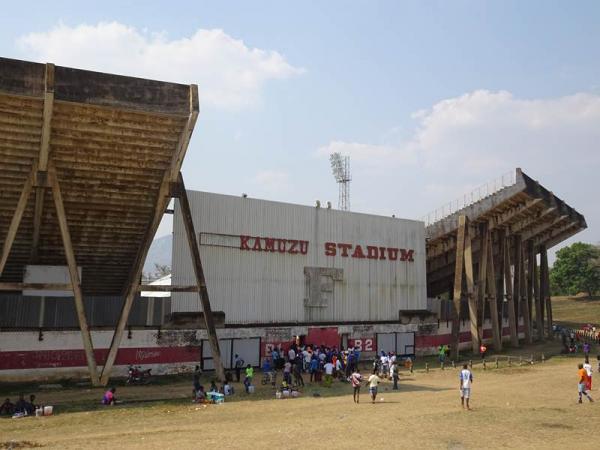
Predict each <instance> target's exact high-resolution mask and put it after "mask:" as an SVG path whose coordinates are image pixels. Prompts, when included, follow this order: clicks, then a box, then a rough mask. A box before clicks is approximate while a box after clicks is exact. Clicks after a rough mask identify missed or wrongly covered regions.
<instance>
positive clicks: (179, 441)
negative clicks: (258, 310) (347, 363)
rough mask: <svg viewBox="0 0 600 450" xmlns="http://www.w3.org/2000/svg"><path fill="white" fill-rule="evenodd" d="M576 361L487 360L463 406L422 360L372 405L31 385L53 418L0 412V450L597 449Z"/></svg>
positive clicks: (596, 412) (599, 312) (575, 306)
mask: <svg viewBox="0 0 600 450" xmlns="http://www.w3.org/2000/svg"><path fill="white" fill-rule="evenodd" d="M570 302H571V301H570V300H566V299H565V300H557V301H556V302H555V303H554V305H555V309H554V310H555V316H557V320H561V321H563V322H569V323H574V324H576V323H579V321H580V320H582V319H583V320H582V323H583V322H589V321H593V318H594V317H595V318H596V320H600V308H599V307H600V302H597V303H594V302H587V303H586V302H583V303H579V301H576V302H575V303H570ZM588 308H589V309H588ZM596 308H599V309H596ZM558 350H559V344H558V343H550V344H545V345H543V346H540V345H538V346H535V347H533V348H525V349H520V350H519V351H518V352H517V351H512V352H511V351H510V350H507V351H505V354H510V355H514V356H517V355H519V354H522V355H528V354H529V353H534V352H535V353H536V354H538V355H539V354H541V352H544V353H545V354H546V355H548V356H550V355H552V354H556V353H557V352H558ZM597 350H598V349H594V350H593V351H594V354H595V352H596V351H597ZM492 357H493V356H492ZM580 360H581V355H579V356H574V357H563V356H553V357H551V358H548V359H547V361H546V362H545V363H537V364H535V365H523V366H519V365H518V363H517V362H516V361H517V360H515V362H514V363H513V366H512V367H507V366H506V364H504V365H502V366H501V367H500V368H499V369H495V368H490V366H493V364H490V365H488V369H487V370H483V368H482V366H481V364H477V365H475V366H474V378H475V381H474V384H473V392H472V394H473V395H472V397H473V398H472V406H473V410H472V411H463V410H462V409H461V407H460V400H459V393H458V369H446V370H444V371H442V370H440V369H439V368H437V367H436V365H435V364H433V362H432V361H433V360H430V361H431V362H432V364H431V367H436V368H434V369H432V370H430V371H429V372H425V370H424V369H423V367H424V365H423V364H424V362H423V361H420V364H419V365H418V366H417V370H416V371H415V372H414V373H413V374H410V373H408V372H403V373H402V375H401V381H400V390H399V391H392V390H391V385H390V384H389V383H387V382H384V383H383V385H382V386H381V388H380V394H379V399H382V401H378V402H377V403H376V404H371V403H370V402H369V401H368V394H367V392H366V389H365V388H363V393H362V395H361V403H360V404H359V405H356V404H354V403H353V402H352V394H351V388H350V386H349V385H348V384H346V383H339V382H336V383H335V384H334V386H333V387H332V388H331V389H327V388H324V387H320V386H318V385H313V386H308V387H307V388H306V389H305V390H304V393H303V396H302V397H301V398H298V399H286V400H275V399H274V394H273V391H272V389H271V388H270V387H263V386H259V387H258V390H257V393H256V394H255V395H252V396H247V395H246V394H244V393H238V392H236V394H235V395H234V396H233V397H232V398H230V399H229V398H228V401H227V402H226V403H225V404H223V405H207V406H201V405H196V404H193V403H191V402H190V399H189V397H190V392H191V381H190V380H189V379H187V378H185V379H184V378H171V379H163V380H160V381H159V383H160V384H154V385H149V386H119V387H118V390H117V394H118V398H120V399H122V400H123V403H122V404H121V405H118V406H116V407H102V406H100V405H99V399H100V397H101V395H102V390H99V389H90V388H85V387H77V386H73V387H70V388H65V389H61V390H59V391H55V390H48V391H39V390H37V391H36V393H37V395H38V400H39V401H40V402H43V403H46V404H53V405H55V412H56V414H55V415H54V416H52V417H43V418H24V419H8V418H7V419H1V420H0V448H11V446H12V448H19V446H21V448H25V447H33V446H41V447H44V448H96V449H101V448H144V449H152V448H161V449H163V448H177V449H187V448H200V447H221V448H244V449H248V448H268V447H270V448H282V449H296V448H297V449H305V448H324V447H327V448H345V449H347V448H371V449H379V448H382V449H383V448H385V449H388V450H389V449H390V448H443V449H448V448H449V449H463V448H464V449H480V448H498V447H505V448H545V449H548V448H557V449H558V448H570V447H583V448H595V447H596V446H597V444H596V443H597V442H598V441H599V440H600V429H599V428H598V427H596V426H595V424H596V423H597V422H598V421H599V420H600V402H599V403H592V404H590V403H584V404H582V405H579V404H577V402H576V400H577V385H576V383H577V376H576V372H577V368H576V365H577V363H578V362H580ZM259 377H260V375H258V378H259ZM594 383H596V390H594V391H592V395H595V394H597V397H598V400H600V394H598V392H599V390H598V386H600V376H599V375H598V374H596V379H595V380H594ZM204 384H205V385H206V384H208V383H206V382H205V383H204ZM235 387H236V388H237V390H238V391H242V389H241V386H240V385H235ZM17 389H24V388H23V387H19V388H17V387H6V386H5V387H2V388H0V394H2V395H4V396H5V397H6V396H9V395H10V396H11V398H14V397H15V396H16V394H17V393H18V392H17V391H16V390H17ZM32 389H33V388H30V387H28V388H27V389H26V390H25V392H30V391H31V390H32ZM315 393H319V394H320V396H318V397H315V396H313V394H315Z"/></svg>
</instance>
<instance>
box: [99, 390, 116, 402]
mask: <svg viewBox="0 0 600 450" xmlns="http://www.w3.org/2000/svg"><path fill="white" fill-rule="evenodd" d="M116 390H117V389H116V388H114V387H113V388H110V389H109V390H108V391H106V392H105V393H104V397H102V404H103V405H107V406H108V405H111V406H114V405H115V403H117V398H116V397H115V392H116Z"/></svg>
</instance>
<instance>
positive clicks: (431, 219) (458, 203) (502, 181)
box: [421, 171, 517, 227]
mask: <svg viewBox="0 0 600 450" xmlns="http://www.w3.org/2000/svg"><path fill="white" fill-rule="evenodd" d="M516 182H517V172H516V171H511V172H507V173H505V174H503V175H501V176H499V177H497V178H495V179H493V180H491V181H488V182H487V183H485V184H482V185H481V186H478V187H476V188H475V189H473V190H472V191H471V192H469V193H468V194H465V195H463V196H462V197H459V198H457V199H455V200H453V201H451V202H449V203H445V204H444V205H442V206H440V207H439V208H437V209H435V210H433V211H431V212H430V213H428V214H426V215H424V216H423V217H421V220H422V221H423V222H425V226H426V227H428V226H429V225H431V224H434V223H436V222H439V221H440V220H443V219H445V218H446V217H448V216H451V215H452V214H454V213H456V212H457V211H460V210H461V209H463V208H466V207H467V206H470V205H472V204H474V203H477V202H478V201H480V200H483V199H484V198H486V197H489V196H490V195H493V194H495V193H496V192H499V191H501V190H502V189H504V188H506V187H509V186H513V185H514V184H515V183H516Z"/></svg>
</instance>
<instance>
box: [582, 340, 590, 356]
mask: <svg viewBox="0 0 600 450" xmlns="http://www.w3.org/2000/svg"><path fill="white" fill-rule="evenodd" d="M590 350H591V346H590V343H589V342H588V341H585V342H584V343H583V356H585V358H586V359H587V358H589V356H590Z"/></svg>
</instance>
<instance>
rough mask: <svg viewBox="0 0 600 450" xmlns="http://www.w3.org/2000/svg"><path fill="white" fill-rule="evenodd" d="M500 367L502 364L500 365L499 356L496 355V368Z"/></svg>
mask: <svg viewBox="0 0 600 450" xmlns="http://www.w3.org/2000/svg"><path fill="white" fill-rule="evenodd" d="M498 367H500V366H499V364H498V357H497V356H496V369H497V368H498Z"/></svg>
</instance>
